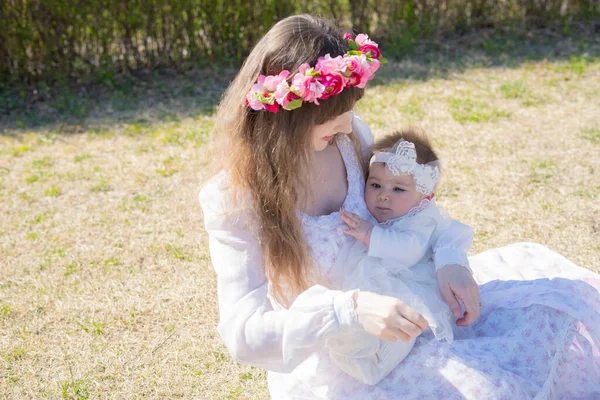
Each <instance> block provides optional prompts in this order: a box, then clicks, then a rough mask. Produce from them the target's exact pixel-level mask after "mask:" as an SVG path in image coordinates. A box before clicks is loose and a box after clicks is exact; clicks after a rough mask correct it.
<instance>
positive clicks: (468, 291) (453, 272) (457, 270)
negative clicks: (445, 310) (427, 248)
mask: <svg viewBox="0 0 600 400" xmlns="http://www.w3.org/2000/svg"><path fill="white" fill-rule="evenodd" d="M437 281H438V285H439V287H440V293H441V294H442V297H443V299H444V301H445V302H446V303H448V305H449V306H450V309H451V310H452V315H454V317H455V318H458V317H460V316H461V313H462V309H461V307H460V304H459V303H458V300H457V298H458V299H460V301H461V302H462V303H463V304H464V305H465V309H466V311H465V314H464V315H463V316H462V317H461V318H459V319H458V320H457V321H456V325H459V326H467V325H471V324H472V323H473V322H475V320H476V319H477V318H479V315H480V314H481V297H480V296H479V286H477V283H476V282H475V279H473V276H471V274H470V273H469V271H467V269H466V268H465V267H463V266H461V265H458V264H449V265H446V266H445V267H442V268H440V269H439V270H438V271H437Z"/></svg>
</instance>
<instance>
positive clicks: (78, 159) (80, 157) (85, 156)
mask: <svg viewBox="0 0 600 400" xmlns="http://www.w3.org/2000/svg"><path fill="white" fill-rule="evenodd" d="M90 158H92V156H91V155H90V154H88V153H85V154H81V155H77V156H75V157H73V162H76V163H80V162H82V161H84V160H89V159H90Z"/></svg>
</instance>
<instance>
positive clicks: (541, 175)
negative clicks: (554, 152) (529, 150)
mask: <svg viewBox="0 0 600 400" xmlns="http://www.w3.org/2000/svg"><path fill="white" fill-rule="evenodd" d="M529 168H530V171H531V172H530V174H529V180H530V183H546V182H547V181H548V180H550V179H552V178H553V177H555V176H557V175H558V174H559V172H560V170H559V168H558V164H557V162H556V161H555V160H549V159H542V158H538V159H534V160H531V161H530V162H529Z"/></svg>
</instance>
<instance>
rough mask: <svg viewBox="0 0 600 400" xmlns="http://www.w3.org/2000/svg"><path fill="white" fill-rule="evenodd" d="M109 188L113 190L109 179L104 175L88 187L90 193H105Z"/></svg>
mask: <svg viewBox="0 0 600 400" xmlns="http://www.w3.org/2000/svg"><path fill="white" fill-rule="evenodd" d="M111 190H113V187H112V186H111V185H110V179H108V178H104V177H103V178H101V179H100V182H99V183H97V184H95V185H94V186H92V187H91V188H90V192H92V193H107V192H110V191H111Z"/></svg>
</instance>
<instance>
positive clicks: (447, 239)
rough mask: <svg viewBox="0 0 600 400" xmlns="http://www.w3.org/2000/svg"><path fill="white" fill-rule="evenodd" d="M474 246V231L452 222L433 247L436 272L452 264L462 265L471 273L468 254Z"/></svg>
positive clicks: (441, 232)
mask: <svg viewBox="0 0 600 400" xmlns="http://www.w3.org/2000/svg"><path fill="white" fill-rule="evenodd" d="M472 244H473V230H472V229H471V228H470V227H469V226H468V225H465V224H463V223H461V222H458V221H455V220H451V221H450V223H449V224H448V226H447V228H445V229H443V230H442V231H440V233H439V236H438V238H437V241H436V243H435V245H434V246H433V261H434V263H435V268H436V270H438V269H441V268H443V267H445V266H446V265H450V264H457V265H462V266H463V267H465V268H466V269H467V270H468V271H469V272H471V273H473V271H471V268H470V267H469V259H468V258H467V253H468V252H469V250H470V249H471V245H472Z"/></svg>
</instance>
